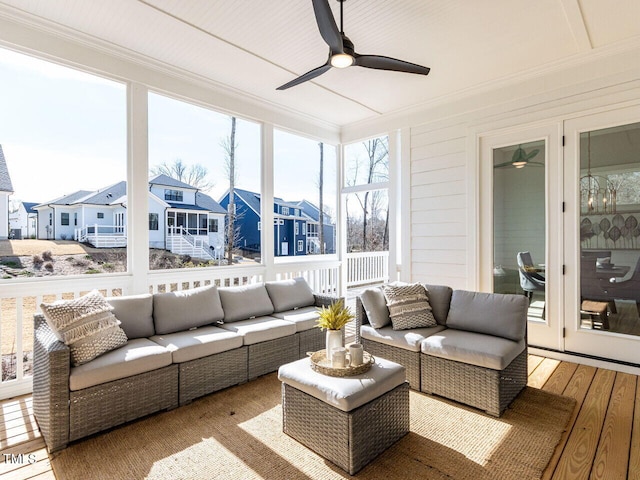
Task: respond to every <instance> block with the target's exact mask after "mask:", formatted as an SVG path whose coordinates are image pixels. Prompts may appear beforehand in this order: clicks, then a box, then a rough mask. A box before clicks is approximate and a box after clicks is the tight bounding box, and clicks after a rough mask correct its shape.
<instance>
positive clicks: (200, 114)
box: [148, 93, 262, 269]
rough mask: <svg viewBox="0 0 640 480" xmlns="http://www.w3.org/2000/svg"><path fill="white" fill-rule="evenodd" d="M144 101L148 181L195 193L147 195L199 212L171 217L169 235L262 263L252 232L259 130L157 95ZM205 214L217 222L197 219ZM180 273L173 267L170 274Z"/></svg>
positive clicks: (163, 189)
mask: <svg viewBox="0 0 640 480" xmlns="http://www.w3.org/2000/svg"><path fill="white" fill-rule="evenodd" d="M148 100H149V169H150V172H149V173H150V176H155V175H158V174H164V175H168V176H169V177H172V178H174V179H176V180H179V181H181V182H184V183H187V184H189V185H191V186H193V187H194V189H197V193H196V192H195V191H193V190H189V189H186V188H185V189H184V190H182V191H177V190H179V187H178V189H176V188H175V187H173V188H171V187H170V186H157V188H155V187H156V186H155V185H152V187H151V193H152V194H154V195H156V196H157V197H159V198H160V199H163V200H164V199H166V201H168V202H181V203H183V204H185V209H186V208H187V207H186V205H196V206H197V207H198V209H197V211H196V209H193V210H191V209H190V210H189V211H188V214H186V215H185V214H177V215H175V217H174V220H173V221H174V222H175V223H174V225H175V228H174V230H177V227H184V228H188V230H189V233H191V234H192V235H200V236H205V235H206V236H208V239H207V241H208V243H209V245H210V246H211V247H214V248H215V251H216V253H218V252H219V253H220V254H221V255H223V256H224V257H228V255H229V254H231V255H241V256H243V257H245V258H249V259H259V258H261V245H260V240H261V239H260V233H259V232H258V231H257V230H256V228H255V225H256V222H258V221H259V220H260V194H261V192H260V189H261V184H262V182H261V178H260V158H261V128H260V125H259V124H257V123H254V122H249V121H246V120H243V119H239V118H232V117H230V116H228V115H225V114H222V113H218V112H215V111H214V110H211V109H209V108H203V107H201V106H196V105H193V104H190V103H187V102H184V101H181V100H175V99H172V98H169V97H166V96H163V95H159V94H156V93H149V96H148ZM232 132H233V135H234V138H233V140H232V138H231V137H232ZM231 158H233V159H234V161H233V172H234V175H233V177H232V178H230V173H229V172H230V170H231V169H230V168H229V167H230V166H231V165H230V162H231ZM175 166H179V167H181V168H183V171H184V176H182V177H181V178H178V176H176V174H175V169H174V168H172V167H175ZM231 187H233V189H231ZM206 211H211V212H216V213H215V214H212V216H213V215H215V216H216V217H217V218H215V219H214V218H209V215H208V214H206V213H202V212H206ZM198 212H200V213H198ZM218 212H220V214H218ZM169 221H170V220H169V218H168V219H167V222H168V225H171V224H170V223H169ZM229 225H231V228H232V234H231V235H229V234H228V233H229V232H228V231H227V230H228V228H227V227H228V226H229ZM169 233H171V227H170V229H169ZM156 263H157V264H158V265H157V266H155V265H154V264H153V263H152V264H151V266H150V268H151V269H155V268H167V267H166V265H167V263H166V262H156ZM222 265H225V264H224V263H222ZM234 265H235V264H234ZM229 266H231V264H229ZM180 267H181V265H180V263H179V262H175V263H174V264H173V265H172V267H170V268H180ZM212 268H215V267H212Z"/></svg>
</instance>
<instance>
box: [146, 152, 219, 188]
mask: <svg viewBox="0 0 640 480" xmlns="http://www.w3.org/2000/svg"><path fill="white" fill-rule="evenodd" d="M150 172H151V174H152V175H166V176H168V177H171V178H175V179H176V180H179V181H180V182H184V183H186V184H188V185H191V186H192V187H195V188H197V189H198V190H200V191H201V192H208V191H209V190H211V189H212V188H213V186H214V183H213V182H210V181H208V179H207V175H208V174H209V171H208V170H207V167H205V166H204V165H200V164H199V163H194V164H191V165H186V164H185V163H184V162H183V161H182V159H181V158H176V159H175V160H174V161H173V162H171V163H167V162H163V163H161V164H160V165H155V166H154V167H151V169H150Z"/></svg>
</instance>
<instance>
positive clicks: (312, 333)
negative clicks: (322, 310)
mask: <svg viewBox="0 0 640 480" xmlns="http://www.w3.org/2000/svg"><path fill="white" fill-rule="evenodd" d="M296 335H297V336H298V337H299V338H300V353H299V355H298V358H304V357H306V356H307V352H317V351H318V350H322V349H323V348H324V347H325V343H326V336H325V333H324V332H323V331H322V330H320V329H319V328H312V329H311V330H304V331H302V332H298V333H296Z"/></svg>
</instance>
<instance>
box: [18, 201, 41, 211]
mask: <svg viewBox="0 0 640 480" xmlns="http://www.w3.org/2000/svg"><path fill="white" fill-rule="evenodd" d="M22 205H24V209H25V210H26V211H27V213H38V212H36V211H35V210H34V209H33V207H35V206H36V205H38V204H37V203H33V202H22Z"/></svg>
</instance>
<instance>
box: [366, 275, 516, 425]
mask: <svg viewBox="0 0 640 480" xmlns="http://www.w3.org/2000/svg"><path fill="white" fill-rule="evenodd" d="M424 287H425V288H426V290H427V294H428V298H429V303H430V306H431V308H432V312H433V315H434V317H435V320H436V322H437V325H436V326H432V327H425V328H415V329H409V330H394V329H393V327H392V325H391V323H390V319H389V310H388V309H387V306H386V303H385V297H384V293H383V292H382V289H381V288H380V287H375V288H370V289H367V290H365V291H364V292H363V293H362V294H361V295H360V296H359V297H358V298H357V299H356V337H357V340H358V341H360V342H361V343H362V344H363V345H364V348H365V349H366V350H367V351H368V352H371V353H372V354H373V355H374V356H375V355H378V356H380V357H383V358H387V359H389V360H392V361H394V362H397V363H400V364H402V365H404V366H405V367H406V369H407V380H408V381H409V384H410V387H411V388H412V389H414V390H419V391H422V392H425V393H429V394H435V395H439V396H442V397H445V398H449V399H451V400H455V401H458V402H461V403H464V404H467V405H471V406H473V407H476V408H479V409H481V410H485V411H486V412H487V413H489V414H491V415H495V416H500V415H501V414H502V412H503V411H504V409H505V408H506V407H507V406H508V405H509V404H510V403H511V401H512V400H513V399H514V398H515V397H516V395H517V394H518V393H519V392H520V391H521V390H522V389H523V388H524V387H525V386H526V382H527V344H526V325H527V307H528V301H527V299H526V298H525V297H524V296H522V295H503V294H493V293H480V292H468V291H463V290H455V291H454V290H452V289H451V288H450V287H447V286H442V285H424Z"/></svg>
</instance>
